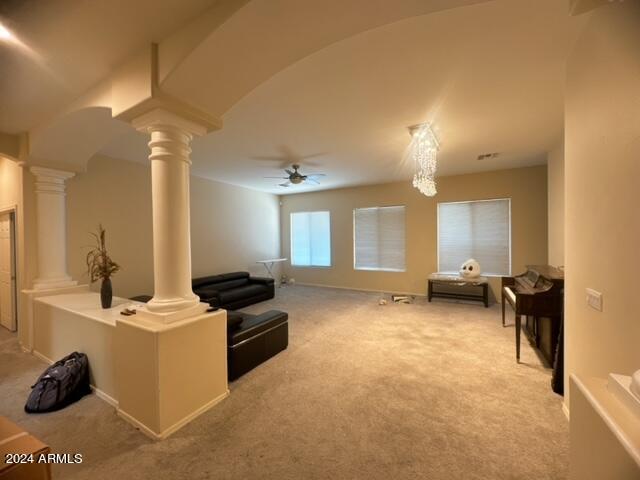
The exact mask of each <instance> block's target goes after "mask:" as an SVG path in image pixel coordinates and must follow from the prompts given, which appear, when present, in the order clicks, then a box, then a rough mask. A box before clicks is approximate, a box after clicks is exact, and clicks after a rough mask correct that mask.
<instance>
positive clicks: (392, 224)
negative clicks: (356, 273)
mask: <svg viewBox="0 0 640 480" xmlns="http://www.w3.org/2000/svg"><path fill="white" fill-rule="evenodd" d="M404 213H405V207H404V206H400V207H373V208H356V209H355V210H354V211H353V236H354V268H355V269H356V270H383V271H388V272H404V271H405V235H404V233H405V232H404V229H405V227H404V225H405V220H404V217H405V215H404Z"/></svg>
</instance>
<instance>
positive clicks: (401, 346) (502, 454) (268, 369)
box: [0, 286, 569, 480]
mask: <svg viewBox="0 0 640 480" xmlns="http://www.w3.org/2000/svg"><path fill="white" fill-rule="evenodd" d="M378 298H379V296H378V295H377V294H369V293H362V292H352V291H345V290H333V289H321V288H312V287H302V286H296V287H286V288H283V289H280V290H279V292H278V296H277V298H276V299H274V300H272V301H270V302H265V303H262V304H259V305H254V306H252V307H250V308H248V309H246V311H249V312H261V311H264V310H266V309H269V308H279V309H282V310H286V311H288V312H289V315H290V316H289V348H288V350H286V351H284V352H282V353H280V354H279V355H278V356H276V357H274V358H273V359H271V360H270V361H268V362H267V363H265V364H263V365H261V366H260V367H258V368H257V369H255V370H253V371H252V372H250V373H248V374H247V375H245V376H244V377H242V378H241V379H239V380H238V381H236V382H234V383H232V384H231V396H230V397H229V398H227V399H226V400H224V401H223V402H222V403H221V404H220V405H219V406H217V407H216V408H214V409H213V410H211V411H209V412H207V413H206V414H204V415H203V416H201V417H199V418H198V419H196V420H195V421H193V422H192V423H190V424H189V425H187V426H186V427H185V428H183V429H182V430H180V431H178V432H177V433H175V434H174V435H173V436H171V437H170V438H169V439H167V440H165V441H163V442H157V443H156V442H152V441H150V440H148V439H147V438H146V437H145V436H143V435H142V434H141V433H139V432H138V431H136V430H135V429H134V428H133V427H131V426H129V425H128V424H127V423H125V422H124V421H123V420H121V419H119V418H118V417H117V416H116V414H115V412H114V410H113V408H111V407H109V406H108V405H107V404H106V403H104V402H102V401H101V400H100V399H98V398H96V397H95V396H94V395H92V396H89V397H85V398H84V399H83V400H81V401H80V402H78V403H77V404H75V405H72V406H70V407H68V408H67V409H65V410H63V411H60V412H56V413H51V414H45V415H27V414H25V413H24V412H23V410H22V408H23V405H24V401H25V399H26V397H27V394H28V392H29V385H31V383H32V382H33V381H34V380H35V378H36V377H37V375H38V374H39V373H40V372H41V370H42V369H43V367H44V364H42V363H41V362H40V361H39V360H37V359H36V358H34V357H32V356H30V355H27V354H24V353H22V352H21V351H20V349H19V347H18V345H17V343H16V341H15V339H14V338H12V337H7V336H6V335H3V336H2V338H0V379H1V384H0V413H1V414H2V415H6V416H8V417H10V418H11V419H13V420H14V421H16V422H17V423H19V424H21V425H23V426H24V427H25V428H26V429H27V430H29V431H30V432H32V433H34V434H35V435H36V436H38V437H40V438H41V439H42V440H44V441H45V442H48V443H49V444H50V445H51V446H52V448H53V450H54V451H55V452H58V453H75V452H80V453H82V454H83V455H84V458H85V461H84V463H83V464H81V465H63V466H55V468H54V479H63V478H64V479H74V480H80V479H103V478H104V479H113V478H136V479H182V478H185V479H187V478H188V479H191V480H197V479H208V478H216V479H218V478H220V479H245V478H265V479H301V478H304V479H315V478H338V479H367V480H373V479H389V478H393V479H403V478H428V479H431V480H438V479H447V480H455V479H465V480H470V479H483V480H486V479H536V480H542V479H553V480H557V479H564V478H567V465H568V441H569V438H568V437H569V435H568V423H567V420H566V418H565V417H564V415H563V413H562V410H561V397H558V396H556V395H555V394H553V393H552V392H551V390H550V385H549V380H550V371H549V370H547V369H544V368H543V367H542V366H541V364H540V361H539V360H538V357H537V356H536V354H535V353H534V351H533V350H532V349H531V348H530V347H529V346H528V344H527V342H526V341H525V342H523V362H524V363H522V364H520V365H518V364H516V362H515V347H514V339H513V337H514V329H513V327H509V328H502V326H501V322H500V314H499V309H498V307H497V306H493V307H491V308H489V309H485V308H484V307H483V306H481V305H480V304H474V305H464V304H456V303H450V302H445V301H436V300H434V302H433V303H431V304H429V303H427V302H426V301H425V300H424V299H418V300H417V301H416V303H415V304H413V305H395V304H389V305H386V306H378V304H377V300H378Z"/></svg>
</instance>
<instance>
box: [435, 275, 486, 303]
mask: <svg viewBox="0 0 640 480" xmlns="http://www.w3.org/2000/svg"><path fill="white" fill-rule="evenodd" d="M438 285H443V286H444V285H446V286H447V287H449V288H451V287H453V288H454V289H455V288H458V287H478V288H480V290H481V293H478V294H477V295H476V294H473V293H468V292H451V291H449V292H443V291H437V290H434V287H436V286H438ZM435 297H439V298H455V299H458V300H474V301H478V302H482V303H484V306H485V307H487V308H488V307H489V281H488V280H487V278H486V277H477V278H471V279H469V278H464V277H461V276H460V275H450V274H444V273H432V274H431V275H429V281H428V289H427V299H428V300H429V301H431V299H432V298H435Z"/></svg>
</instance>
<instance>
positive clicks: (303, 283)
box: [288, 282, 427, 297]
mask: <svg viewBox="0 0 640 480" xmlns="http://www.w3.org/2000/svg"><path fill="white" fill-rule="evenodd" d="M296 285H302V286H303V287H321V288H336V289H338V290H353V291H355V292H368V293H383V294H388V295H411V296H413V297H426V296H427V294H426V293H415V292H393V291H388V290H374V289H371V288H355V287H342V286H338V285H323V284H321V283H306V282H295V284H293V285H288V286H292V287H295V286H296Z"/></svg>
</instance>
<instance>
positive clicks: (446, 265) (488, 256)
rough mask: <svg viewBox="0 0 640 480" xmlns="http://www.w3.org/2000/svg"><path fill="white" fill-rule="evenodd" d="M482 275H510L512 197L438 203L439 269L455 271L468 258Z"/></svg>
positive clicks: (449, 271) (445, 271) (446, 271)
mask: <svg viewBox="0 0 640 480" xmlns="http://www.w3.org/2000/svg"><path fill="white" fill-rule="evenodd" d="M470 258H475V259H476V260H477V261H478V263H480V268H481V269H482V274H483V275H511V200H510V199H500V200H482V201H476V202H456V203H439V204H438V271H440V272H444V273H452V272H458V271H459V270H460V266H461V265H462V264H463V263H464V262H465V261H466V260H468V259H470Z"/></svg>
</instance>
